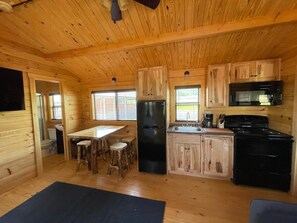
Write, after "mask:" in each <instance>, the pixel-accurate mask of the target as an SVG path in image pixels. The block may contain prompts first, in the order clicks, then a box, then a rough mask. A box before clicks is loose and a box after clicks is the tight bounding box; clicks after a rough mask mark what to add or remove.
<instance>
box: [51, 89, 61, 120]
mask: <svg viewBox="0 0 297 223" xmlns="http://www.w3.org/2000/svg"><path fill="white" fill-rule="evenodd" d="M50 104H51V117H52V119H62V103H61V95H60V94H50Z"/></svg>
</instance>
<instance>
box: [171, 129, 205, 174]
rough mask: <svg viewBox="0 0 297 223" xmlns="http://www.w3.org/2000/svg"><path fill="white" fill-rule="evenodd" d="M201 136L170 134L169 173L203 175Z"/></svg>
mask: <svg viewBox="0 0 297 223" xmlns="http://www.w3.org/2000/svg"><path fill="white" fill-rule="evenodd" d="M200 138H201V137H200V135H197V134H174V133H171V134H168V138H167V142H168V144H167V145H168V155H169V162H168V171H169V173H178V174H183V175H197V174H200V173H201V162H200V160H201V158H200V151H201V150H200V142H201V139H200Z"/></svg>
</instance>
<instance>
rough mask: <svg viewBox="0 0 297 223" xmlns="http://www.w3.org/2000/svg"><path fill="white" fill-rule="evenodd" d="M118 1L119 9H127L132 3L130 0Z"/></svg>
mask: <svg viewBox="0 0 297 223" xmlns="http://www.w3.org/2000/svg"><path fill="white" fill-rule="evenodd" d="M118 2H119V6H120V9H121V11H125V10H127V9H128V8H129V7H130V6H131V3H132V1H131V0H118Z"/></svg>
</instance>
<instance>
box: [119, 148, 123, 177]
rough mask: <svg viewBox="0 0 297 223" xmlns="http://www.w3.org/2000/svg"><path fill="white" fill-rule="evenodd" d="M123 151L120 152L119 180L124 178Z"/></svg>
mask: <svg viewBox="0 0 297 223" xmlns="http://www.w3.org/2000/svg"><path fill="white" fill-rule="evenodd" d="M121 153H122V151H121V150H119V151H118V167H119V179H122V178H123V170H122V154H121Z"/></svg>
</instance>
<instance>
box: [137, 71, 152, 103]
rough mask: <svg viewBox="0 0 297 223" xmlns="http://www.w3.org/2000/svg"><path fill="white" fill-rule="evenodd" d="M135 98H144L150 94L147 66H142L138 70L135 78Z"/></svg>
mask: <svg viewBox="0 0 297 223" xmlns="http://www.w3.org/2000/svg"><path fill="white" fill-rule="evenodd" d="M136 82H137V83H136V85H137V98H138V99H146V98H147V97H149V96H150V87H149V68H143V69H140V70H138V73H137V79H136Z"/></svg>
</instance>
